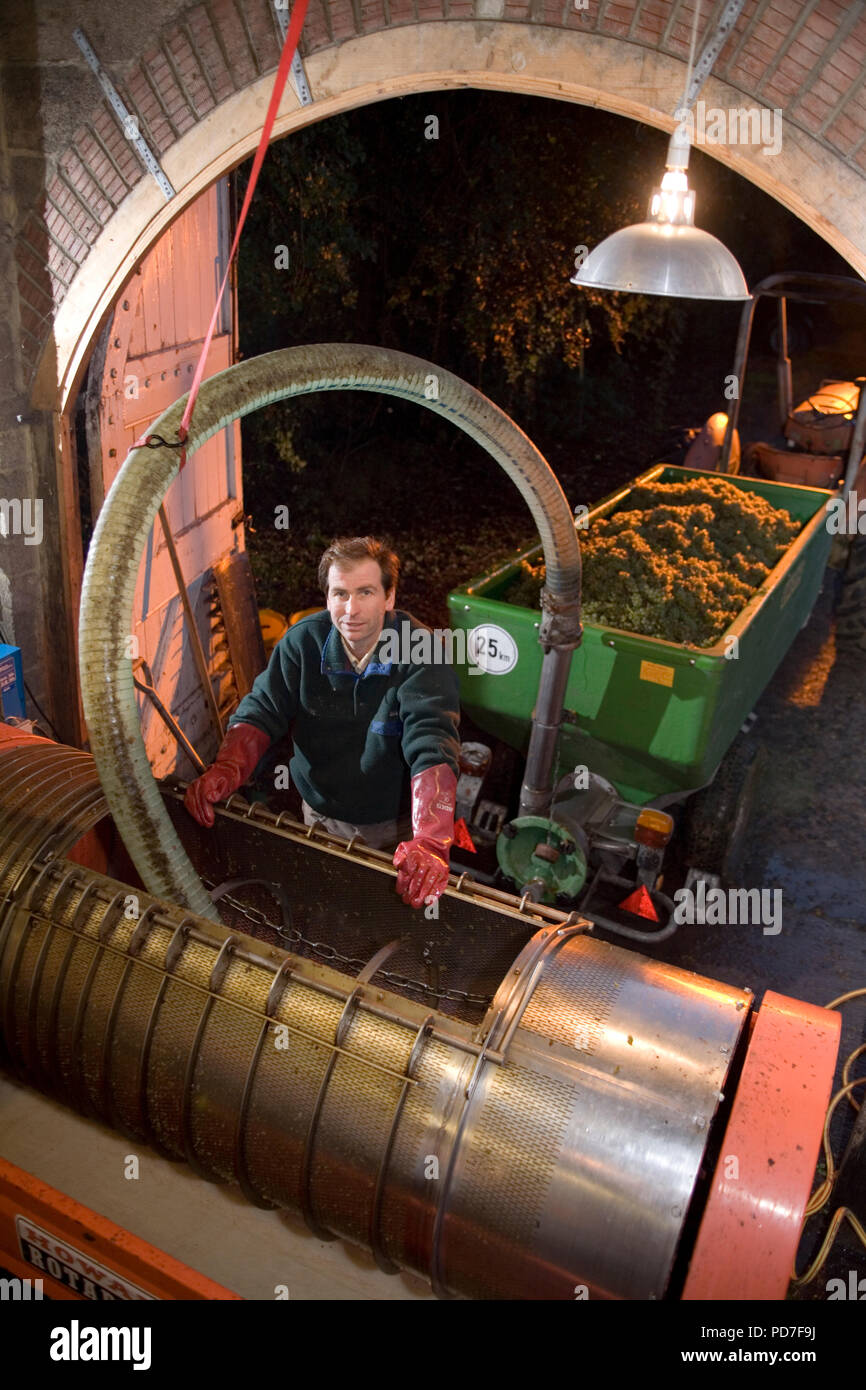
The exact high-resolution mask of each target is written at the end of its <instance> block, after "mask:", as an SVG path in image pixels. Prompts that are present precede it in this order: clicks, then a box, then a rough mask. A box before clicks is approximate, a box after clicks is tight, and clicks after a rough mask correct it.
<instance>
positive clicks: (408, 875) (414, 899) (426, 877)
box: [394, 763, 457, 907]
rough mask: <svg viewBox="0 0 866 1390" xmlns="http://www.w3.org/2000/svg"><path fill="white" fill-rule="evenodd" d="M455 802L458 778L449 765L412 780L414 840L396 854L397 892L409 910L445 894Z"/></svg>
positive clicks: (403, 845)
mask: <svg viewBox="0 0 866 1390" xmlns="http://www.w3.org/2000/svg"><path fill="white" fill-rule="evenodd" d="M456 800H457V778H456V777H455V775H454V773H453V771H452V770H451V768H450V767H449V766H448V764H447V763H437V764H436V766H435V767H428V768H426V769H425V771H424V772H419V773H418V774H417V776H415V777H413V778H412V832H413V838H412V839H411V840H404V841H403V843H402V844H401V845H398V846H397V848H396V850H395V851H394V867H395V869H399V873H398V874H397V892H398V893H399V894H400V897H401V898H402V899H403V901H404V903H408V904H409V906H410V907H423V905H424V903H425V902H431V903H432V902H435V901H436V899H437V898H438V897H440V896H441V894H442V893H443V892H444V891H445V888H446V886H447V883H448V851H449V849H450V847H451V844H452V841H453V839H454V806H455V803H456Z"/></svg>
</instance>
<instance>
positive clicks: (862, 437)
mask: <svg viewBox="0 0 866 1390" xmlns="http://www.w3.org/2000/svg"><path fill="white" fill-rule="evenodd" d="M856 381H857V385H858V386H859V387H860V395H859V397H858V399H857V419H856V421H855V424H854V433H853V434H852V436H851V447H850V448H849V450H848V466H847V468H846V469H845V478H844V481H843V483H842V496H843V497H847V496H848V493H849V492H850V491H851V489H852V487H853V486H854V479H855V478H856V477H857V474H858V472H859V469H860V463H861V461H862V458H863V451H864V449H866V377H862V376H858V377H857V378H856Z"/></svg>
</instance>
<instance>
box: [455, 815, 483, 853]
mask: <svg viewBox="0 0 866 1390" xmlns="http://www.w3.org/2000/svg"><path fill="white" fill-rule="evenodd" d="M454 843H455V845H456V846H457V848H458V849H468V850H469V852H470V853H471V854H477V853H478V850H477V849H476V848H475V845H474V844H473V842H472V836H471V835H470V834H469V827H468V826H467V824H466V822H465V820H464V819H463V817H462V816H461V817H460V819H459V820H456V821H455V822H454Z"/></svg>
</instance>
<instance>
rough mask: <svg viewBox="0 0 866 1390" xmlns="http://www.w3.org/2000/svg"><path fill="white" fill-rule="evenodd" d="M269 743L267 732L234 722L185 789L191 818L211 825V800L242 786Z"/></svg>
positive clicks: (186, 802) (207, 826)
mask: <svg viewBox="0 0 866 1390" xmlns="http://www.w3.org/2000/svg"><path fill="white" fill-rule="evenodd" d="M270 746H271V740H270V735H268V734H266V733H265V732H264V731H263V730H262V729H257V728H256V726H255V725H254V724H233V725H232V726H231V728H230V729H229V731H228V733H227V734H226V736H225V738H224V739H223V741H222V744H221V745H220V750H219V752H218V753H217V755H216V759H215V761H214V762H213V763H212V765H211V766H210V767H209V768H208V770H207V772H203V773H202V775H201V777H197V778H196V780H195V781H194V782H190V784H189V786H188V787H187V789H186V796H185V797H184V799H183V804H184V806H185V807H186V809H187V810H188V811H189V813H190V815H191V816H192V818H193V820H197V821H198V823H199V825H203V826H205V827H206V828H209V827H210V826H212V825H213V823H214V813H213V810H212V809H211V807H212V803H213V802H214V801H224V800H225V798H226V797H227V796H231V794H232V792H236V791H237V789H238V787H242V786H243V784H244V782H246V780H247V778H248V777H249V776H250V775H251V774H252V772H253V771H254V770H255V768H256V766H257V764H258V763H259V761H260V760H261V758H262V757H263V756H264V754H265V753H266V751H267V750H268V748H270Z"/></svg>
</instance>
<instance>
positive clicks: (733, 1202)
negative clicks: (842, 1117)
mask: <svg viewBox="0 0 866 1390" xmlns="http://www.w3.org/2000/svg"><path fill="white" fill-rule="evenodd" d="M841 1028H842V1019H841V1017H840V1015H839V1013H838V1012H836V1011H831V1010H827V1009H821V1008H818V1007H817V1006H816V1005H814V1004H805V1003H803V1002H802V1001H801V1000H799V999H789V998H787V997H786V996H785V995H782V994H775V993H774V992H773V991H772V990H768V991H767V993H766V994H765V995H764V1000H763V1003H762V1005H761V1008H760V1011H759V1013H758V1015H757V1018H756V1020H755V1023H754V1028H753V1030H752V1036H751V1039H750V1041H749V1045H748V1052H747V1054H746V1060H745V1063H744V1066H743V1071H742V1075H741V1077H740V1082H739V1086H738V1088H737V1094H736V1097H735V1099H734V1104H733V1108H732V1110H731V1116H730V1119H729V1121H728V1127H727V1130H726V1131H725V1138H724V1142H723V1144H722V1148H721V1153H720V1155H719V1160H718V1164H717V1166H716V1171H715V1174H714V1177H713V1181H712V1184H711V1186H710V1195H709V1198H708V1201H707V1205H706V1208H705V1211H704V1216H703V1220H702V1222H701V1227H700V1230H699V1232H698V1238H697V1241H696V1242H695V1249H694V1254H693V1255H692V1260H691V1264H690V1266H689V1272H688V1276H687V1278H686V1282H685V1287H684V1289H683V1298H684V1299H687V1300H688V1299H723V1298H733V1299H741V1300H742V1299H780V1298H784V1297H785V1293H786V1291H787V1288H788V1283H789V1281H790V1278H791V1270H792V1267H793V1263H794V1256H795V1254H796V1251H797V1246H798V1244H799V1241H800V1230H801V1227H802V1224H803V1214H804V1212H805V1209H806V1203H807V1202H808V1200H809V1194H810V1192H811V1189H812V1183H813V1179H814V1175H815V1165H816V1163H817V1161H818V1152H819V1149H820V1146H821V1134H822V1131H823V1128H824V1117H825V1115H826V1112H827V1105H828V1103H829V1100H830V1093H831V1089H832V1085H833V1075H834V1072H835V1068H836V1057H837V1055H838V1052H839V1038H840V1034H841Z"/></svg>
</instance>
